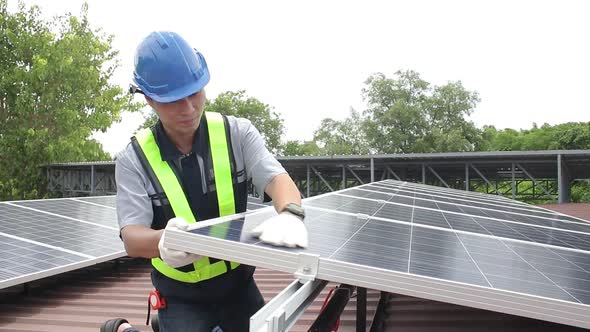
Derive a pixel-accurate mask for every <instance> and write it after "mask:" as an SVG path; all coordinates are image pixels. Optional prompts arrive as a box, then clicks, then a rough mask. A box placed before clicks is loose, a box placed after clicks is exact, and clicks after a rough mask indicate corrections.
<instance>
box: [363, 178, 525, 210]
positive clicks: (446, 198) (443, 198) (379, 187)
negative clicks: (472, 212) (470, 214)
mask: <svg viewBox="0 0 590 332" xmlns="http://www.w3.org/2000/svg"><path fill="white" fill-rule="evenodd" d="M363 189H371V190H375V191H383V192H387V191H389V190H392V189H396V190H398V191H399V190H400V188H391V187H387V186H384V185H381V184H378V183H375V184H373V185H371V186H370V187H367V188H363ZM401 190H405V189H401ZM405 191H413V190H412V189H408V190H405ZM415 192H416V193H418V194H419V195H421V196H430V197H433V198H436V199H437V200H439V201H449V200H453V201H457V200H468V201H470V202H471V204H472V205H474V204H489V203H490V200H486V199H482V200H479V199H478V200H476V199H468V198H467V197H456V196H446V195H441V194H438V193H433V192H428V191H419V192H418V191H415ZM493 202H494V203H498V204H499V205H502V206H506V207H507V208H515V207H520V208H523V206H522V205H518V206H515V205H513V204H510V203H504V202H496V201H493ZM529 210H530V209H529ZM533 210H535V209H534V208H533Z"/></svg>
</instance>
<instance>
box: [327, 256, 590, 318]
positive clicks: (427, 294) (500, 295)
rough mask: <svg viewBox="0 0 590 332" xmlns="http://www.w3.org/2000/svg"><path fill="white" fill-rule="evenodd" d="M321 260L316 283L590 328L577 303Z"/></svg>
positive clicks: (586, 310)
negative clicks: (405, 296)
mask: <svg viewBox="0 0 590 332" xmlns="http://www.w3.org/2000/svg"><path fill="white" fill-rule="evenodd" d="M320 260H321V262H320V269H319V271H318V275H317V277H318V278H319V279H323V280H330V281H333V282H340V283H351V280H354V281H355V282H354V284H355V285H357V286H359V287H366V288H370V289H379V290H382V291H387V292H390V293H394V294H404V295H408V296H414V297H418V298H425V299H431V300H434V301H440V302H446V303H454V304H457V305H464V306H469V307H474V308H480V309H486V310H493V311H497V312H503V313H507V314H513V315H514V314H517V315H521V316H525V317H531V318H536V319H542V320H548V321H553V322H557V323H562V324H567V325H574V326H579V327H584V328H590V322H589V321H588V315H589V314H590V311H589V310H588V307H587V306H585V305H581V304H579V303H573V302H566V301H561V300H554V299H547V298H541V297H537V296H531V295H528V294H520V293H516V292H512V291H504V290H496V289H493V290H492V289H487V288H484V287H481V286H474V285H467V284H461V283H456V282H452V281H442V280H439V279H436V278H431V277H427V276H421V275H415V274H405V273H400V272H395V271H388V270H384V269H379V268H375V267H367V266H361V265H358V264H354V263H347V262H341V261H335V260H330V259H320Z"/></svg>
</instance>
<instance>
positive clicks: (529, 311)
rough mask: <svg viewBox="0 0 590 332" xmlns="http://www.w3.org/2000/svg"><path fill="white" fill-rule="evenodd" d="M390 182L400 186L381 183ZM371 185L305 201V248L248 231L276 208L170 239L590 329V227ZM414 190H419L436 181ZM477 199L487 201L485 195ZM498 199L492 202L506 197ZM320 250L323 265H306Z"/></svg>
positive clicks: (180, 245)
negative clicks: (278, 243) (383, 191)
mask: <svg viewBox="0 0 590 332" xmlns="http://www.w3.org/2000/svg"><path fill="white" fill-rule="evenodd" d="M392 183H393V184H395V185H396V186H397V187H400V186H401V185H402V184H403V183H398V182H393V181H383V182H380V183H378V184H377V185H378V186H382V187H386V186H389V185H391V184H392ZM374 186H375V184H371V185H363V186H360V187H356V188H354V189H345V190H342V191H339V192H335V193H329V194H324V195H320V196H316V197H313V198H309V199H305V200H304V206H305V207H306V212H307V215H308V216H307V217H306V225H307V227H308V230H309V235H310V245H309V247H308V248H306V249H301V248H299V249H290V248H281V247H273V246H269V245H266V244H264V243H261V242H260V241H259V240H258V239H256V238H254V237H253V236H252V235H251V234H250V231H251V230H252V229H253V228H254V227H256V226H257V225H258V224H260V223H261V222H263V221H264V220H266V219H267V218H269V217H270V216H272V215H274V214H275V212H274V210H273V209H272V208H266V209H260V210H257V211H252V212H248V213H243V214H240V215H237V216H231V217H224V218H219V219H216V220H211V221H206V222H202V223H200V225H196V226H195V227H196V228H194V229H192V230H191V231H190V232H169V235H167V236H166V241H167V245H169V246H171V247H172V248H176V249H181V250H185V251H190V252H194V253H198V254H202V255H208V256H212V257H216V258H220V259H228V260H233V261H237V262H241V263H245V264H251V265H255V266H260V267H266V268H271V269H275V270H279V271H284V272H289V273H296V274H301V271H305V270H306V269H304V268H307V270H308V271H309V270H312V271H314V270H315V271H317V273H316V277H317V278H318V279H323V280H328V281H334V282H341V283H346V284H352V285H356V286H360V287H366V288H372V289H377V290H382V291H387V292H392V293H400V294H405V295H410V296H417V297H422V298H427V299H432V300H437V301H443V302H449V303H455V304H460V305H467V306H471V307H475V308H482V309H488V310H494V311H499V312H506V313H510V314H516V315H521V316H525V317H531V318H538V319H543V320H548V321H553V322H558V323H563V324H568V325H574V326H579V327H585V328H590V232H588V225H585V224H582V223H581V222H580V221H579V220H578V221H576V222H573V221H570V219H565V218H553V216H550V217H549V218H547V217H540V216H538V215H534V214H529V213H528V212H529V211H528V210H522V212H523V213H520V212H519V213H512V212H511V211H507V210H505V209H504V210H501V209H493V208H491V207H489V206H488V205H486V208H489V210H487V209H483V208H481V207H476V206H472V207H466V206H458V205H456V204H452V203H449V202H441V201H438V200H437V199H423V197H420V199H419V198H417V197H415V196H412V194H409V195H408V192H407V191H408V190H410V191H411V190H412V189H411V188H410V189H408V188H409V187H410V185H408V186H407V187H406V189H404V190H406V191H405V192H404V195H403V197H402V196H401V195H398V191H396V188H393V187H394V186H390V187H392V188H391V192H387V193H386V195H388V196H387V197H384V196H382V195H381V196H380V194H379V193H375V192H373V191H370V190H372V187H374ZM411 187H413V188H419V189H421V190H420V193H422V194H423V193H424V190H422V189H423V188H429V187H426V186H422V185H420V186H411ZM369 188H370V189H369ZM416 192H418V191H416ZM426 192H428V190H426ZM440 192H442V191H440ZM446 192H449V193H450V192H452V193H453V194H455V193H454V192H453V191H452V190H447V191H446ZM430 193H431V194H432V195H433V196H435V195H437V194H436V193H435V192H434V190H432V191H430ZM456 196H457V195H456ZM459 196H461V195H459ZM462 196H463V198H465V199H467V198H468V197H470V196H469V193H464V194H463V195H462ZM473 196H474V197H477V198H478V199H479V201H482V202H485V201H486V200H485V199H482V198H484V197H487V196H484V195H483V194H477V195H476V194H474V195H473ZM491 197H493V196H491V195H490V200H489V202H492V203H497V202H499V201H501V200H498V199H497V197H493V198H494V199H492V198H491ZM417 203H419V204H417ZM513 206H519V205H518V204H513ZM520 206H523V207H526V205H520ZM457 208H459V210H457ZM482 211H485V212H483V213H482ZM519 211H520V210H519ZM530 211H535V212H538V211H539V210H538V209H534V208H531V209H530ZM488 212H492V214H491V215H490V214H488ZM560 216H561V215H560ZM220 228H221V229H225V230H226V232H219V229H220ZM314 257H315V260H316V261H317V267H314V266H313V265H305V264H303V262H309V261H310V259H311V260H312V261H313V259H314Z"/></svg>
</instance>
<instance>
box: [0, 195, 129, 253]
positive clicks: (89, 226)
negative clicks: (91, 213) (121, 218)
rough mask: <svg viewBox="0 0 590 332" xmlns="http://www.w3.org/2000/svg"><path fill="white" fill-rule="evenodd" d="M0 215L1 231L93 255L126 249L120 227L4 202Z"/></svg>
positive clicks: (0, 208) (0, 206)
mask: <svg viewBox="0 0 590 332" xmlns="http://www.w3.org/2000/svg"><path fill="white" fill-rule="evenodd" d="M0 216H1V218H0V231H2V232H4V233H8V234H11V235H15V236H21V237H27V238H28V239H30V240H35V241H38V242H41V243H44V244H49V245H54V246H57V247H62V248H65V249H68V250H73V251H78V252H81V253H85V254H89V255H92V256H97V255H103V254H108V253H111V252H112V251H113V250H118V249H119V248H120V249H121V250H123V244H122V242H121V240H120V239H119V238H118V229H115V228H110V227H100V226H98V225H95V224H93V223H84V222H79V221H76V220H71V218H64V217H63V216H61V215H57V214H54V213H45V212H38V211H35V210H34V209H27V208H24V207H22V206H19V205H12V204H8V203H5V204H2V205H0ZM113 222H114V221H113ZM43 229H46V230H47V231H43Z"/></svg>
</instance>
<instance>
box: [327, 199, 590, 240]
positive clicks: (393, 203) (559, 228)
mask: <svg viewBox="0 0 590 332" xmlns="http://www.w3.org/2000/svg"><path fill="white" fill-rule="evenodd" d="M334 195H337V196H344V197H349V198H356V199H360V200H368V201H377V200H376V199H373V198H366V197H356V196H350V195H346V194H341V193H334ZM387 204H392V205H399V206H406V207H412V206H411V205H408V204H404V203H398V202H390V201H388V202H387ZM416 207H417V208H419V209H424V210H431V211H444V212H445V213H451V214H457V215H462V216H476V217H479V218H484V219H490V220H497V221H502V222H510V223H516V224H522V225H529V226H534V227H539V228H545V229H550V230H560V231H567V232H572V233H577V234H584V235H588V234H590V233H589V232H586V231H578V230H575V229H569V228H561V227H549V226H543V225H537V224H531V223H520V222H517V221H514V220H507V219H500V218H496V217H489V216H486V215H483V216H482V215H474V214H470V213H465V212H456V211H448V210H438V209H433V208H429V207H423V206H416ZM555 221H556V222H563V221H562V220H555ZM569 224H571V223H569ZM581 226H584V227H585V228H588V229H589V230H590V224H589V225H581Z"/></svg>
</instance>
